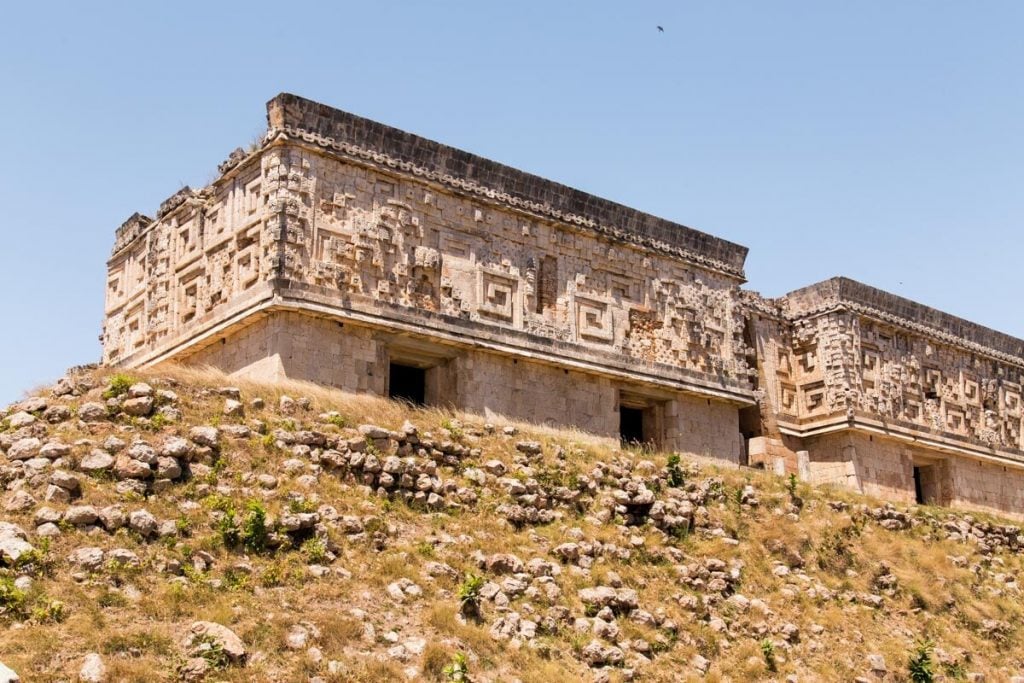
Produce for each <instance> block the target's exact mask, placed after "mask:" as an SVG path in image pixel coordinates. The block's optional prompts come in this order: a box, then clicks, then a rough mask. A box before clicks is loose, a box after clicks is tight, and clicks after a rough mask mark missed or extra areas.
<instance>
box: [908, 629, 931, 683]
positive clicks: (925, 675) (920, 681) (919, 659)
mask: <svg viewBox="0 0 1024 683" xmlns="http://www.w3.org/2000/svg"><path fill="white" fill-rule="evenodd" d="M934 648H935V644H934V643H933V642H932V641H930V640H927V639H924V640H919V641H918V642H917V644H916V645H915V646H914V649H913V650H911V651H910V659H909V661H908V662H907V673H909V674H910V680H911V681H912V683H932V682H933V681H934V680H935V671H934V669H933V668H932V650H933V649H934Z"/></svg>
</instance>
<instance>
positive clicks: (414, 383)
mask: <svg viewBox="0 0 1024 683" xmlns="http://www.w3.org/2000/svg"><path fill="white" fill-rule="evenodd" d="M426 395H427V371H426V370H425V369H423V368H414V367H412V366H411V365H399V364H398V363H392V364H391V369H390V378H389V380H388V397H389V398H393V399H397V400H400V401H408V402H409V403H411V404H413V405H415V406H422V405H424V404H425V403H426Z"/></svg>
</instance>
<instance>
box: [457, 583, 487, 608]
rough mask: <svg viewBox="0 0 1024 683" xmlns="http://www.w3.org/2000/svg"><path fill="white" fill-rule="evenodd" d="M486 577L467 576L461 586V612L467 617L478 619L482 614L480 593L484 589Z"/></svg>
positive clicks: (459, 594)
mask: <svg viewBox="0 0 1024 683" xmlns="http://www.w3.org/2000/svg"><path fill="white" fill-rule="evenodd" d="M484 583H485V582H484V577H482V576H477V575H476V574H467V575H466V578H465V580H464V581H463V582H462V585H460V586H459V591H458V597H459V612H461V613H462V615H463V616H466V617H477V616H479V614H480V591H481V590H482V589H483V587H484Z"/></svg>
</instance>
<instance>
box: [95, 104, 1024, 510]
mask: <svg viewBox="0 0 1024 683" xmlns="http://www.w3.org/2000/svg"><path fill="white" fill-rule="evenodd" d="M267 111H268V130H267V133H266V135H265V136H264V137H263V139H262V141H261V142H260V143H259V144H256V145H254V146H253V147H252V148H251V149H249V150H241V149H239V150H236V151H235V152H234V153H233V154H232V155H231V157H230V158H229V159H228V160H227V161H226V162H225V163H224V164H222V165H221V166H220V168H219V171H220V175H219V177H218V178H217V179H216V180H215V181H214V182H213V183H212V184H211V185H209V186H208V187H205V188H203V189H201V190H191V189H189V188H184V189H183V190H181V191H179V192H178V193H176V194H175V195H173V196H172V197H170V198H169V199H168V200H167V201H165V202H164V203H163V204H162V205H161V207H160V209H159V211H158V212H157V214H156V216H155V218H152V219H151V218H148V217H145V216H142V215H139V214H136V215H134V216H132V217H131V218H130V219H129V220H128V221H126V222H125V224H124V225H122V226H121V228H119V229H118V231H117V235H116V239H115V247H114V253H113V255H112V257H111V260H110V261H109V263H108V279H107V295H106V321H105V325H104V334H103V346H104V362H105V363H107V364H111V365H124V366H128V367H132V366H142V365H155V364H159V363H161V362H166V361H171V360H173V361H176V362H187V363H200V364H210V365H214V366H217V367H221V368H223V369H226V370H228V371H231V372H237V373H240V374H248V375H253V376H259V377H264V378H269V379H275V378H283V377H290V378H298V379H308V380H311V381H315V382H318V383H322V384H327V385H332V386H337V387H340V388H343V389H346V390H350V391H357V392H371V393H376V394H381V395H388V394H393V395H399V396H401V395H405V394H402V393H401V392H399V391H398V389H396V387H397V386H398V385H399V384H401V385H402V386H403V387H405V389H408V387H406V384H408V383H409V382H412V383H414V384H415V383H418V384H419V386H418V387H414V390H415V391H416V392H418V394H417V400H422V401H424V402H426V403H430V404H436V405H451V406H454V407H458V408H463V409H467V410H472V411H476V412H481V413H486V414H500V415H506V416H510V417H515V418H520V419H527V420H531V421H535V422H539V423H548V424H553V425H566V426H575V427H579V428H581V429H584V430H587V431H591V432H594V433H597V434H602V435H607V436H618V435H620V434H622V435H626V434H627V432H628V434H629V436H631V437H632V438H642V440H645V441H650V442H653V443H655V444H657V445H658V446H659V447H661V448H665V449H671V450H677V451H681V452H684V453H688V454H693V455H702V456H712V457H719V458H724V459H727V460H730V461H733V462H751V463H754V464H758V463H763V464H764V465H765V466H767V467H771V468H774V469H776V470H779V471H781V472H794V473H799V474H800V475H801V476H802V477H803V478H805V479H808V480H810V481H817V482H832V483H835V484H839V485H842V486H852V487H856V488H860V489H862V490H865V491H866V492H869V493H876V494H878V495H883V496H887V497H894V498H898V497H904V498H905V497H909V498H910V499H911V500H913V499H914V497H915V495H918V494H919V493H920V490H919V489H921V488H922V482H924V489H926V492H925V496H926V498H929V499H930V500H933V501H934V502H940V503H944V504H958V503H962V504H965V505H968V504H970V505H976V506H978V507H980V508H982V509H1001V510H1009V511H1011V512H1012V511H1015V510H1016V509H1018V507H1019V505H1020V504H1021V501H1018V500H1017V498H1016V497H1015V496H1014V495H1011V494H1010V493H1009V492H1006V491H1004V490H1003V489H999V490H996V489H993V488H992V486H990V485H989V484H987V483H986V482H987V479H988V477H989V474H988V470H987V469H985V468H989V469H992V471H993V472H995V471H996V470H1002V469H1004V468H1010V469H1013V470H1014V472H1015V473H1016V472H1018V468H1020V467H1022V466H1024V451H1022V449H1024V443H1022V441H1021V438H1022V436H1021V409H1020V400H1021V388H1020V385H1021V373H1022V371H1024V342H1021V341H1020V340H1016V339H1013V338H1011V337H1008V336H1006V335H1000V334H999V333H996V332H993V331H991V330H985V329H984V328H981V327H980V326H977V325H972V324H971V323H967V322H966V321H962V320H959V319H955V318H953V317H952V316H946V315H945V314H941V313H939V312H937V311H934V310H932V309H927V308H926V307H923V306H920V305H919V304H915V303H913V302H908V301H905V300H901V299H898V298H896V297H892V296H891V295H887V294H885V293H884V292H879V291H878V290H874V289H872V288H869V287H866V286H864V285H860V284H859V283H854V282H852V281H849V280H844V279H837V280H832V281H829V282H826V283H821V284H819V285H815V286H813V287H810V288H807V289H805V290H800V291H798V292H794V293H792V294H790V295H788V296H786V297H782V298H781V299H776V300H769V299H764V298H762V297H760V296H758V295H757V294H755V293H752V292H749V291H745V290H743V289H741V285H742V284H743V283H744V273H743V264H744V261H745V258H746V254H747V250H746V248H745V247H742V246H739V245H736V244H732V243H730V242H727V241H725V240H721V239H718V238H716V237H713V236H710V235H707V234H705V233H702V232H699V231H696V230H693V229H690V228H687V227H685V226H682V225H678V224H675V223H671V222H668V221H665V220H662V219H659V218H656V217H654V216H650V215H648V214H644V213H641V212H639V211H635V210H633V209H629V208H627V207H624V206H621V205H618V204H615V203H613V202H609V201H607V200H603V199H600V198H597V197H593V196H591V195H587V194H585V193H582V192H580V191H578V190H573V189H571V188H568V187H565V186H562V185H558V184H557V183H553V182H551V181H547V180H544V179H541V178H538V177H536V176H532V175H529V174H526V173H523V172H521V171H517V170H515V169H512V168H509V167H507V166H503V165H501V164H497V163H495V162H492V161H489V160H486V159H482V158H480V157H476V156H473V155H471V154H468V153H466V152H462V151H459V150H455V149H452V148H450V147H446V146H444V145H441V144H439V143H435V142H432V141H429V140H425V139H423V138H419V137H417V136H414V135H411V134H409V133H405V132H402V131H399V130H396V129H393V128H389V127H387V126H384V125H382V124H378V123H375V122H372V121H368V120H366V119H362V118H359V117H357V116H354V115H351V114H347V113H345V112H341V111H338V110H335V109H331V108H329V107H326V106H324V105H321V104H317V103H314V102H310V101H308V100H304V99H302V98H299V97H296V96H293V95H279V96H278V97H276V98H274V99H273V100H271V101H270V102H269V103H268V107H267ZM410 377H411V378H412V379H411V380H410V379H409V378H410ZM405 389H403V390H405ZM975 463H981V464H980V465H979V466H978V467H979V469H972V466H973V465H974V464H975ZM968 465H971V466H968ZM915 466H916V467H917V470H915V469H914V468H915ZM908 468H909V469H908ZM965 468H966V469H965ZM993 468H994V469H993ZM915 472H916V474H915ZM992 476H995V475H994V474H993V475H992ZM1014 476H1018V475H1017V474H1015V475H1014ZM916 489H917V490H916ZM1019 509H1020V510H1022V511H1024V507H1019Z"/></svg>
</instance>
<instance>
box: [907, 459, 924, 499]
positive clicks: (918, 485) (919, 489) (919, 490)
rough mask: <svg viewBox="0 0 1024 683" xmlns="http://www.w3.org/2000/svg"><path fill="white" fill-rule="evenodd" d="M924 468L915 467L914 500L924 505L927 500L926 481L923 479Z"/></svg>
mask: <svg viewBox="0 0 1024 683" xmlns="http://www.w3.org/2000/svg"><path fill="white" fill-rule="evenodd" d="M922 469H923V468H921V467H916V466H915V467H914V501H915V502H916V503H917V504H918V505H924V504H925V502H927V501H925V498H924V482H923V481H921V477H922V472H921V470H922ZM904 471H905V470H904Z"/></svg>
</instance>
